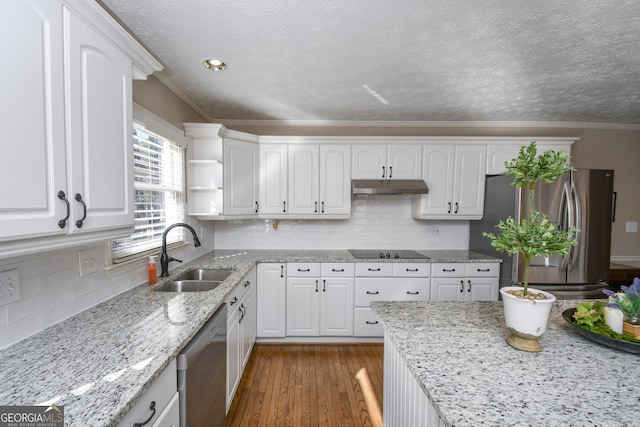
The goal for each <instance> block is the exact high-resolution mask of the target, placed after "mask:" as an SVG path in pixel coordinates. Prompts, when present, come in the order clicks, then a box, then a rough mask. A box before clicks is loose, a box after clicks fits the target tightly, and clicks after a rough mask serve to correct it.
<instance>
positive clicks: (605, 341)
mask: <svg viewBox="0 0 640 427" xmlns="http://www.w3.org/2000/svg"><path fill="white" fill-rule="evenodd" d="M606 305H607V303H606V302H603V301H596V302H583V303H581V304H580V305H578V306H577V307H576V308H570V309H567V310H565V311H563V312H562V317H563V318H564V320H566V321H567V323H568V324H569V325H571V327H572V328H573V329H574V330H575V331H576V332H577V333H578V334H580V335H582V336H583V337H585V338H587V339H589V340H591V341H594V342H597V343H599V344H602V345H606V346H607V347H611V348H615V349H617V350H622V351H626V352H629V353H635V354H640V340H639V339H637V338H635V337H634V336H633V335H630V334H618V333H616V332H614V331H612V330H611V328H610V327H609V326H608V325H607V324H606V323H605V321H604V307H605V306H606Z"/></svg>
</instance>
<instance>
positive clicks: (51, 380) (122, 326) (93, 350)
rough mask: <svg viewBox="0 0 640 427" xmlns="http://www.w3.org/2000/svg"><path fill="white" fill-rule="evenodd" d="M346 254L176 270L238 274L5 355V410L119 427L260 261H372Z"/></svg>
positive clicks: (469, 257)
mask: <svg viewBox="0 0 640 427" xmlns="http://www.w3.org/2000/svg"><path fill="white" fill-rule="evenodd" d="M420 252H421V253H423V254H425V255H427V256H429V257H430V258H431V259H430V260H380V259H375V260H369V261H377V262H378V261H379V262H499V261H500V260H498V259H496V258H492V257H489V256H486V255H482V254H478V253H476V252H469V251H420ZM366 261H367V260H355V259H354V258H353V256H352V255H351V254H350V253H349V252H348V251H346V250H215V251H212V252H210V253H208V254H206V255H203V256H202V257H200V258H198V259H196V260H194V261H191V262H189V263H186V264H185V265H183V266H180V268H176V269H175V270H172V271H171V277H169V278H167V279H159V280H158V284H157V285H155V286H159V285H161V284H163V283H164V282H166V281H168V280H171V278H172V277H175V276H176V275H178V274H180V273H181V272H182V271H185V270H187V269H192V268H198V267H203V268H230V269H235V271H234V272H233V273H232V274H231V275H230V276H229V277H228V278H227V279H225V280H224V281H223V282H222V283H221V285H220V286H218V287H217V288H216V289H215V290H213V291H209V292H195V293H191V292H190V293H180V294H178V293H171V292H154V291H153V290H152V289H153V288H152V287H150V286H148V285H146V284H143V285H140V286H137V287H135V288H133V289H131V290H129V291H127V292H124V293H122V294H120V295H118V296H116V297H114V298H111V299H109V300H108V301H105V302H103V303H101V304H99V305H97V306H95V307H92V308H90V309H88V310H86V311H83V312H82V313H80V314H78V315H76V316H73V317H71V318H69V319H67V320H65V321H63V322H61V323H58V324H56V325H54V326H52V327H50V328H47V329H46V330H44V331H42V332H41V333H38V334H36V335H34V336H32V337H29V338H27V339H25V340H23V341H20V342H18V343H16V344H15V345H13V346H10V347H8V348H6V349H4V350H0V361H1V362H2V369H1V370H0V404H2V405H47V404H56V405H64V406H65V425H67V426H94V427H97V426H113V425H116V424H117V423H118V421H119V420H120V419H121V418H122V416H123V415H124V414H125V413H126V412H127V411H128V410H129V408H130V407H131V406H132V405H133V404H134V403H136V402H137V401H138V399H139V398H140V397H141V396H142V394H143V393H144V392H145V391H146V389H147V388H148V387H149V385H150V384H151V383H152V382H153V380H155V379H156V378H157V377H158V376H159V375H160V374H161V373H162V372H163V370H164V369H165V368H166V367H167V366H168V365H169V363H170V362H171V361H172V360H173V359H175V357H176V356H177V355H178V354H179V352H180V350H181V349H182V348H183V347H184V346H185V345H186V344H187V343H188V342H189V341H190V340H191V338H192V337H193V336H194V335H195V334H196V333H197V332H198V330H199V329H200V328H201V327H202V326H203V325H204V324H205V323H206V321H207V320H208V319H209V318H210V317H211V316H212V315H213V313H214V312H215V311H216V309H217V308H218V307H219V306H220V305H221V304H222V303H223V302H224V300H225V299H226V297H227V295H228V294H229V293H230V292H231V291H232V290H233V289H234V287H235V286H237V285H238V284H239V283H241V279H242V278H243V277H244V276H245V275H246V274H247V273H248V272H249V270H250V269H251V268H252V267H253V266H255V265H256V263H258V262H366Z"/></svg>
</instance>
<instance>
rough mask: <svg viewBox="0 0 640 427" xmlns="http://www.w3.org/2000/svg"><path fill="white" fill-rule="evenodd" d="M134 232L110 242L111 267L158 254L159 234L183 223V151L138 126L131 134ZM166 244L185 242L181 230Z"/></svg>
mask: <svg viewBox="0 0 640 427" xmlns="http://www.w3.org/2000/svg"><path fill="white" fill-rule="evenodd" d="M133 151H134V165H133V169H134V172H133V173H134V204H135V209H134V218H135V230H134V232H133V234H132V235H131V236H130V237H128V238H125V239H119V240H114V241H112V263H114V264H117V263H121V262H124V261H128V260H130V259H133V258H137V257H140V256H142V255H151V254H158V253H159V249H160V247H161V246H162V233H163V231H164V230H165V228H166V227H167V226H168V225H171V224H173V223H176V222H183V219H184V148H182V147H181V146H179V145H178V144H176V143H174V142H172V141H170V140H168V139H165V138H163V137H162V136H160V135H157V134H154V133H153V132H150V131H149V130H147V129H145V128H144V127H142V126H138V125H136V126H135V128H134V130H133ZM167 238H168V240H167V242H168V243H170V244H175V243H179V242H182V241H184V240H185V238H184V230H183V229H182V228H179V229H176V230H173V231H172V232H171V233H170V234H169V235H168V236H167Z"/></svg>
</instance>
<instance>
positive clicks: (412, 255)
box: [349, 249, 429, 259]
mask: <svg viewBox="0 0 640 427" xmlns="http://www.w3.org/2000/svg"><path fill="white" fill-rule="evenodd" d="M349 252H351V255H353V257H354V258H356V259H375V258H379V259H429V257H428V256H426V255H422V254H421V253H418V252H416V251H403V250H396V249H390V250H385V249H349Z"/></svg>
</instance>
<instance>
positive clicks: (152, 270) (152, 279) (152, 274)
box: [147, 255, 158, 285]
mask: <svg viewBox="0 0 640 427" xmlns="http://www.w3.org/2000/svg"><path fill="white" fill-rule="evenodd" d="M147 269H148V272H149V284H150V285H155V284H156V281H157V279H158V275H157V270H156V257H155V255H152V256H150V257H149V265H148V267H147Z"/></svg>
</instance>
